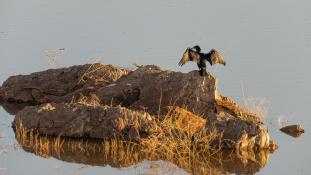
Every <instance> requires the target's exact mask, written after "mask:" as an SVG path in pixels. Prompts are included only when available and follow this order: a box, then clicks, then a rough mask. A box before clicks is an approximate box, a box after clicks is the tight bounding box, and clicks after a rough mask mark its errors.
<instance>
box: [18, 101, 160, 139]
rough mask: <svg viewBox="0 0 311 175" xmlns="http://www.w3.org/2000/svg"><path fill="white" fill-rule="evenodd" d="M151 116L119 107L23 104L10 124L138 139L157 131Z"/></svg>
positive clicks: (74, 134)
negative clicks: (26, 105) (22, 107)
mask: <svg viewBox="0 0 311 175" xmlns="http://www.w3.org/2000/svg"><path fill="white" fill-rule="evenodd" d="M153 119H154V118H152V117H151V116H150V115H149V114H148V113H145V112H136V111H132V110H129V109H126V108H124V107H120V106H116V107H109V106H96V107H94V106H87V105H83V104H74V105H69V104H67V105H66V104H59V103H46V104H43V105H40V106H28V107H25V108H24V109H23V110H21V111H20V112H18V113H17V115H16V117H15V120H14V122H13V125H14V126H15V127H19V125H20V124H22V127H23V128H24V129H25V130H26V131H30V130H31V131H34V132H37V133H39V134H42V135H48V136H65V137H75V138H98V139H99V138H100V139H102V138H111V139H112V138H116V139H124V140H139V139H140V138H144V137H146V136H149V135H152V134H153V132H154V131H156V125H155V123H154V122H153Z"/></svg>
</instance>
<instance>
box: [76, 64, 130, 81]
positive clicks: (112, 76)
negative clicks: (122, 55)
mask: <svg viewBox="0 0 311 175" xmlns="http://www.w3.org/2000/svg"><path fill="white" fill-rule="evenodd" d="M128 73H129V70H127V69H121V68H118V69H116V68H114V67H112V66H110V65H103V64H100V63H93V64H91V65H90V66H89V68H88V69H87V70H86V71H85V72H84V74H83V75H82V76H81V77H80V78H79V80H78V83H77V84H78V85H79V84H81V83H85V82H86V81H88V80H91V81H94V82H96V83H111V82H113V81H115V80H117V79H119V78H120V77H121V76H123V75H127V74H128Z"/></svg>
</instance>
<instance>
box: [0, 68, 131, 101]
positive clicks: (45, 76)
mask: <svg viewBox="0 0 311 175" xmlns="http://www.w3.org/2000/svg"><path fill="white" fill-rule="evenodd" d="M129 72H130V71H129V70H127V69H121V68H116V67H114V66H111V65H103V64H98V63H96V64H85V65H78V66H71V67H68V68H60V69H49V70H46V71H42V72H35V73H32V74H30V75H16V76H11V77H9V78H8V79H7V80H6V81H5V82H4V83H3V85H2V87H1V88H0V100H2V101H7V102H22V103H41V102H44V101H51V100H52V101H55V100H57V99H59V98H60V97H64V96H66V95H68V94H70V93H72V92H74V91H77V90H79V89H83V88H84V87H89V86H103V85H105V84H108V83H111V82H113V81H115V80H117V79H118V78H120V77H121V76H123V75H126V74H128V73H129Z"/></svg>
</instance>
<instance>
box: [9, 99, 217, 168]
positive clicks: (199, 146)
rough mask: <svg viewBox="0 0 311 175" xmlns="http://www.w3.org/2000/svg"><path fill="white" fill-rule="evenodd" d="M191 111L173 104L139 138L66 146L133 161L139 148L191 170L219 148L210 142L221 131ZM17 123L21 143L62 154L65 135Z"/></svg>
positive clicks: (46, 152)
mask: <svg viewBox="0 0 311 175" xmlns="http://www.w3.org/2000/svg"><path fill="white" fill-rule="evenodd" d="M87 101H88V100H87V99H84V98H83V100H82V102H81V103H87ZM189 115H191V114H190V113H189V112H188V111H187V110H184V109H182V108H175V109H173V108H171V110H169V112H168V113H167V114H166V115H165V116H163V117H161V118H160V119H159V120H153V122H156V126H157V127H156V128H155V129H156V132H155V134H153V135H151V136H149V137H147V138H143V139H141V140H140V141H139V142H130V141H123V140H118V139H104V140H103V142H102V146H101V147H98V145H97V146H95V145H92V144H89V143H88V141H84V142H71V143H70V144H69V145H68V144H67V145H66V146H65V147H66V149H65V150H68V148H70V150H71V151H72V152H75V153H76V154H79V153H85V152H90V153H92V152H96V151H99V150H100V151H102V152H106V153H107V152H109V154H105V156H109V157H111V156H112V157H119V158H120V159H125V158H124V157H125V156H130V157H132V158H131V161H133V159H135V160H137V161H138V159H139V157H140V156H139V155H137V154H138V153H135V151H137V148H138V149H139V154H141V155H145V156H146V157H150V158H153V159H162V160H167V161H171V162H174V163H175V164H177V165H179V166H181V167H183V168H184V169H189V170H191V168H192V166H193V161H198V160H199V159H200V160H202V156H204V159H209V157H210V156H211V155H213V154H214V153H215V152H217V151H219V149H215V148H213V147H211V145H210V143H211V141H213V140H215V139H219V135H218V134H217V132H216V130H212V131H208V129H206V128H205V120H204V119H201V120H199V121H191V117H190V118H189V117H188V116H189ZM192 115H194V114H192ZM198 118H199V117H198ZM138 122H143V121H141V120H135V123H131V125H137V126H138V127H139V125H141V124H140V123H138ZM15 126H16V128H15V129H16V130H15V132H16V139H17V141H18V143H20V145H22V147H24V148H29V149H32V150H33V152H34V153H35V154H37V155H40V156H42V157H49V156H51V155H53V156H55V157H61V155H62V154H64V149H63V148H64V140H65V139H64V138H61V137H44V136H43V137H42V136H40V135H39V134H38V133H34V132H33V131H31V130H30V131H27V130H26V129H25V128H24V127H23V124H22V122H20V121H18V122H17V123H16V125H15ZM120 150H123V151H122V154H120ZM133 156H134V158H133ZM135 156H136V158H135ZM109 157H107V159H108V158H109ZM128 163H130V162H128Z"/></svg>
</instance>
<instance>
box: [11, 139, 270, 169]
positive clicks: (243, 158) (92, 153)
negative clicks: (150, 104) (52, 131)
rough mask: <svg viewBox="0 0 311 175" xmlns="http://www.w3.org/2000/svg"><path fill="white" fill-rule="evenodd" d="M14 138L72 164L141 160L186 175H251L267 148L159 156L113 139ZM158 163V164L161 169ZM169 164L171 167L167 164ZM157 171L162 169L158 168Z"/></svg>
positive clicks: (116, 164) (120, 164) (117, 164)
mask: <svg viewBox="0 0 311 175" xmlns="http://www.w3.org/2000/svg"><path fill="white" fill-rule="evenodd" d="M16 138H17V141H18V143H19V144H20V145H21V147H22V148H23V149H24V150H25V151H26V152H30V153H34V154H36V155H38V156H41V157H45V158H48V157H54V158H56V159H59V160H63V161H66V162H72V163H80V164H85V165H92V166H107V165H109V166H111V167H115V168H127V167H131V166H134V165H138V164H140V163H142V162H143V161H146V160H148V161H147V162H149V163H150V162H151V163H152V162H154V161H161V162H162V163H164V164H168V165H170V164H174V165H176V166H178V167H180V168H181V169H183V170H185V171H186V172H188V173H190V174H227V173H234V174H255V173H256V172H258V171H260V169H261V168H263V167H264V166H265V165H266V164H267V162H268V159H269V154H270V153H269V151H268V150H262V151H260V152H252V151H250V152H236V151H234V150H222V151H218V152H216V153H214V154H212V155H202V156H200V157H191V156H190V157H191V158H189V157H187V158H184V157H170V156H167V155H160V154H158V153H155V151H154V150H149V151H145V149H144V151H142V149H141V148H140V146H139V145H137V144H134V143H125V142H121V141H116V140H105V141H102V140H77V139H69V138H60V137H57V138H55V137H54V138H51V137H49V138H47V137H41V136H39V135H34V134H30V135H28V136H27V137H19V136H18V135H17V134H16ZM144 167H145V168H147V169H146V170H144V171H146V172H148V171H149V168H150V171H154V170H153V168H154V166H151V165H150V166H144ZM161 167H162V166H160V168H161ZM170 167H172V166H170ZM161 172H163V171H162V170H161Z"/></svg>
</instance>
